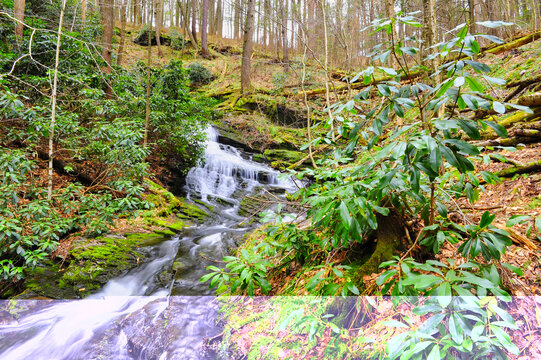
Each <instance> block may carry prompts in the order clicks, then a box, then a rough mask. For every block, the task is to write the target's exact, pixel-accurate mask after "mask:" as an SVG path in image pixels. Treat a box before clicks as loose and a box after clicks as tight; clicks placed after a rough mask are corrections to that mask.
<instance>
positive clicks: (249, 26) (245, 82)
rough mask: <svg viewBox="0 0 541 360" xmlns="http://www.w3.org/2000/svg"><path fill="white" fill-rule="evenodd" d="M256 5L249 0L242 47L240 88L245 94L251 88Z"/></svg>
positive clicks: (253, 0) (253, 1)
mask: <svg viewBox="0 0 541 360" xmlns="http://www.w3.org/2000/svg"><path fill="white" fill-rule="evenodd" d="M254 6H255V0H247V12H246V24H245V26H244V43H243V47H242V65H241V76H240V78H241V80H240V89H241V93H242V94H243V95H244V94H245V93H246V92H247V91H248V90H249V89H250V85H251V82H250V72H251V69H250V67H251V58H252V47H253V40H252V36H253V31H254Z"/></svg>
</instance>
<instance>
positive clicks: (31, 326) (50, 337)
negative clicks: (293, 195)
mask: <svg viewBox="0 0 541 360" xmlns="http://www.w3.org/2000/svg"><path fill="white" fill-rule="evenodd" d="M207 134H208V141H207V147H206V152H205V155H206V156H205V157H206V161H205V163H204V165H202V166H200V167H197V168H194V169H192V170H191V171H190V172H189V174H188V176H187V179H186V184H187V185H186V188H187V193H188V196H189V197H192V198H193V197H198V198H200V199H201V200H202V201H204V202H206V203H207V204H208V205H209V207H213V208H215V211H214V214H213V216H214V218H215V221H214V223H213V224H206V225H202V226H199V227H194V228H191V229H187V230H186V231H185V232H183V233H182V234H181V235H180V236H178V235H177V236H175V237H173V238H172V239H171V240H168V241H165V242H163V243H162V244H160V245H159V246H157V247H156V248H154V249H152V250H151V254H153V255H154V256H153V258H154V260H152V261H150V262H148V263H146V264H144V265H142V266H140V267H139V268H137V269H135V270H133V271H131V272H129V273H128V274H126V275H124V276H122V277H119V278H116V279H112V280H110V281H109V282H108V283H107V284H106V286H104V287H103V289H101V290H100V291H99V292H98V293H96V294H93V295H91V296H89V297H88V298H86V299H84V300H60V301H48V300H19V301H17V302H15V303H11V305H9V304H8V302H4V303H3V304H2V303H0V309H2V308H5V309H10V311H4V316H2V311H0V359H9V360H18V359H21V360H22V359H25V360H26V359H44V360H45V359H47V360H49V359H98V358H100V359H156V360H158V359H159V360H165V359H206V358H213V354H202V353H201V348H202V345H203V342H204V338H205V337H206V338H209V337H213V336H215V335H217V334H218V333H219V332H220V329H219V328H218V327H217V325H216V324H215V322H216V314H217V305H216V304H215V302H214V297H213V292H212V291H211V290H210V289H209V288H208V286H207V285H206V284H202V283H201V282H200V281H199V279H200V278H201V276H203V275H204V274H205V273H206V270H205V269H206V267H207V266H208V265H210V264H212V265H216V264H217V262H218V261H219V260H221V258H222V257H223V256H225V255H227V253H228V252H229V251H230V249H231V248H233V247H234V246H236V239H237V238H239V237H240V235H242V234H243V233H244V232H245V231H246V230H247V229H243V228H239V226H238V224H239V222H240V221H241V220H242V217H240V216H239V215H238V209H239V205H240V199H241V198H242V196H244V195H246V194H251V193H252V192H253V191H254V190H255V189H257V188H260V187H280V188H284V189H290V188H291V187H292V184H290V183H288V182H282V181H280V180H278V175H279V173H278V172H276V171H274V170H272V169H271V168H269V167H267V166H264V165H262V164H259V163H256V162H254V161H252V159H251V156H250V155H249V154H246V153H243V152H242V151H241V150H239V149H236V148H234V147H232V146H229V145H223V144H219V143H218V141H217V138H218V136H217V133H216V131H215V130H214V129H212V128H209V129H208V131H207ZM164 274H165V275H164ZM160 277H161V278H162V279H160ZM164 277H165V280H164V279H163V278H164ZM169 295H174V296H169ZM13 314H15V315H13Z"/></svg>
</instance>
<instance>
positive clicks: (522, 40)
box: [486, 31, 541, 55]
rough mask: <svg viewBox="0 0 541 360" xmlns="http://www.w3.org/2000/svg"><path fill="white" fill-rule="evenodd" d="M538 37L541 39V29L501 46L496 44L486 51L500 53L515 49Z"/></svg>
mask: <svg viewBox="0 0 541 360" xmlns="http://www.w3.org/2000/svg"><path fill="white" fill-rule="evenodd" d="M537 39H541V31H537V32H534V33H532V34H529V35H526V36H523V37H521V38H519V39H517V40H514V41H511V42H508V43H505V44H503V45H500V46H496V47H495V48H492V49H488V50H487V51H486V53H487V54H493V55H498V54H501V53H503V52H506V51H509V50H513V49H516V48H518V47H521V46H524V45H526V44H529V43H531V42H532V41H535V40H537Z"/></svg>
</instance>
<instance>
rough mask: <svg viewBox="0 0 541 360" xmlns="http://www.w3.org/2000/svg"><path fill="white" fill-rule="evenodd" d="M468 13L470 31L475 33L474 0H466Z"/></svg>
mask: <svg viewBox="0 0 541 360" xmlns="http://www.w3.org/2000/svg"><path fill="white" fill-rule="evenodd" d="M468 8H469V9H468V14H469V18H470V19H469V20H470V32H471V33H472V34H475V30H476V29H475V21H476V20H475V0H468Z"/></svg>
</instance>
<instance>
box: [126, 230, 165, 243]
mask: <svg viewBox="0 0 541 360" xmlns="http://www.w3.org/2000/svg"><path fill="white" fill-rule="evenodd" d="M164 232H165V231H163V230H162V231H156V232H153V233H128V234H125V236H126V239H127V241H128V243H129V244H130V245H131V246H135V247H139V246H153V245H156V244H159V243H160V242H162V241H164V240H165V239H166V237H167V236H169V234H167V235H164V234H163V233H164ZM173 235H175V234H173Z"/></svg>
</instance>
